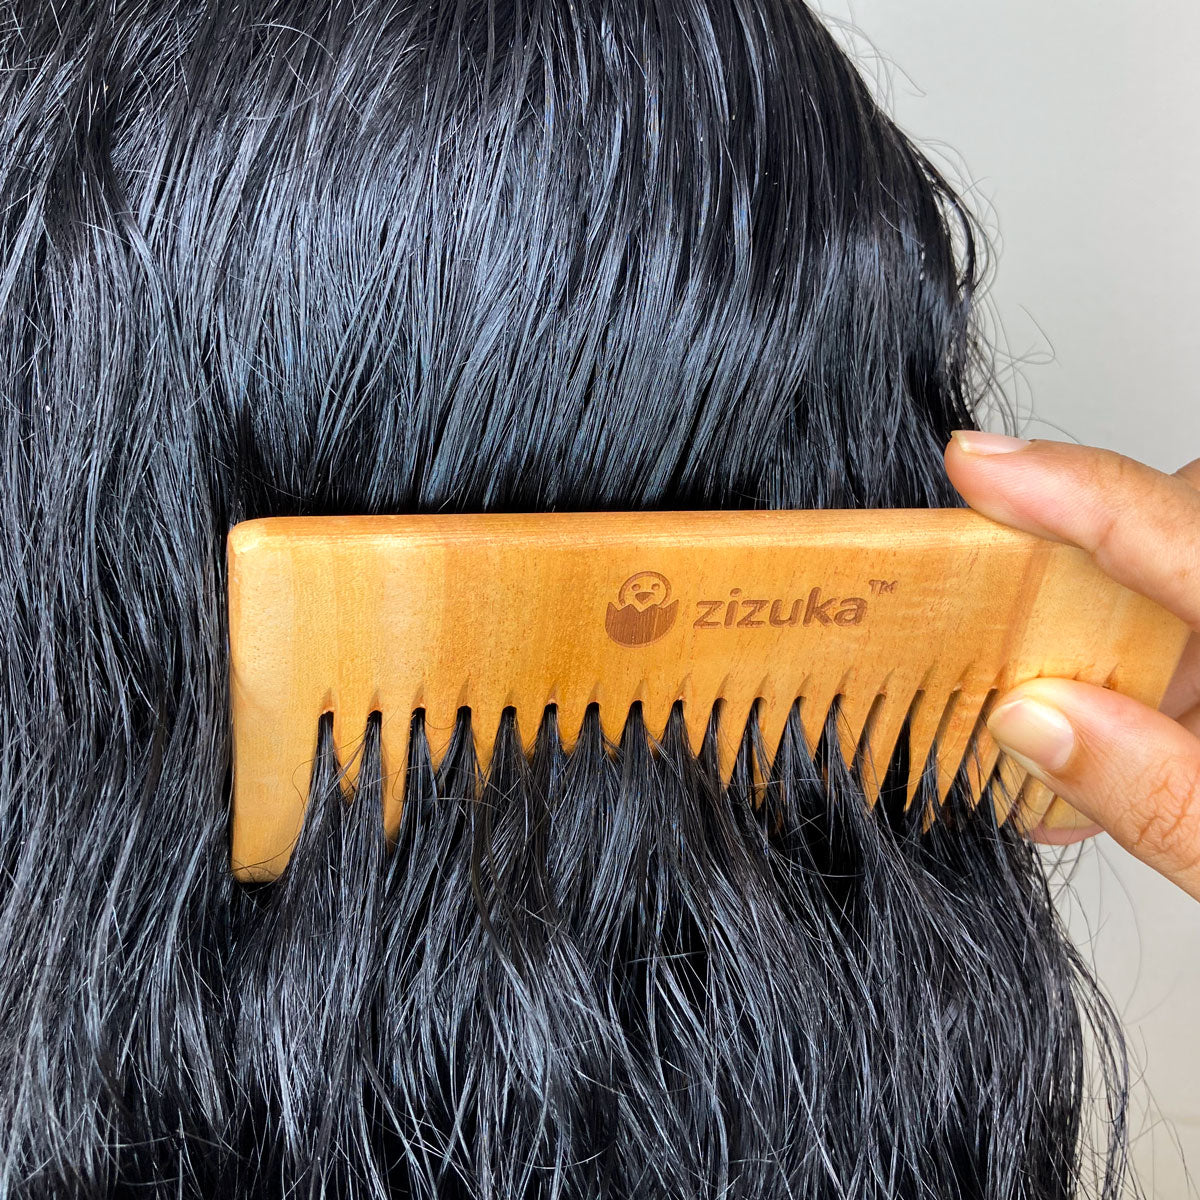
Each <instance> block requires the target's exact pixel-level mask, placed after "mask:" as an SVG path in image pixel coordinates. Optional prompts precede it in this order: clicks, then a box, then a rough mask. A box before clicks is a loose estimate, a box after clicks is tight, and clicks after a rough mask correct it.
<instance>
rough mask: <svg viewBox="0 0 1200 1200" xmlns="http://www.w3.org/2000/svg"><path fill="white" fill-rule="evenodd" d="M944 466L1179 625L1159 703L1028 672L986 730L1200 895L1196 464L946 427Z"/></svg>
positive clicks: (988, 503) (1003, 514) (998, 512)
mask: <svg viewBox="0 0 1200 1200" xmlns="http://www.w3.org/2000/svg"><path fill="white" fill-rule="evenodd" d="M946 470H947V472H948V473H949V476H950V480H951V482H952V483H953V484H954V486H955V487H956V488H957V489H958V490H959V492H961V493H962V496H963V498H964V499H965V500H966V501H967V503H968V504H970V505H971V507H972V508H974V509H976V510H977V511H978V512H981V513H983V514H984V515H985V516H988V517H991V518H992V519H993V520H996V521H1001V522H1003V523H1004V524H1005V525H1012V526H1015V527H1016V528H1018V529H1024V530H1028V531H1029V532H1030V533H1035V534H1038V535H1039V536H1041V537H1045V538H1049V539H1051V540H1053V541H1059V542H1070V543H1073V544H1074V545H1077V546H1081V547H1082V548H1083V549H1084V550H1086V551H1087V552H1088V553H1089V554H1091V556H1092V557H1093V558H1094V559H1095V561H1096V563H1097V564H1098V565H1099V566H1100V568H1101V569H1102V570H1104V571H1105V572H1106V573H1107V574H1108V575H1111V576H1112V578H1113V579H1115V580H1117V582H1118V583H1122V584H1124V585H1125V586H1126V587H1128V588H1132V589H1133V590H1134V591H1137V592H1140V593H1142V594H1143V595H1145V596H1149V597H1150V598H1151V599H1153V600H1156V601H1157V602H1158V603H1159V604H1161V605H1162V606H1163V607H1164V608H1167V609H1170V610H1171V611H1172V612H1174V613H1175V614H1176V615H1177V616H1179V617H1181V618H1182V619H1183V620H1184V621H1186V622H1187V623H1188V625H1189V626H1190V627H1191V628H1192V630H1193V635H1192V637H1191V639H1190V640H1189V641H1188V644H1187V647H1186V648H1185V650H1184V653H1183V658H1182V660H1181V661H1180V664H1179V669H1178V670H1177V671H1176V673H1175V677H1174V679H1173V680H1172V681H1171V684H1170V686H1169V687H1168V689H1167V693H1166V696H1165V697H1164V699H1163V702H1162V706H1161V708H1160V709H1159V710H1154V709H1151V708H1149V707H1147V706H1146V705H1144V704H1140V703H1138V702H1137V701H1136V700H1132V699H1130V698H1129V697H1128V696H1122V695H1120V694H1118V693H1117V692H1113V691H1109V690H1107V689H1105V688H1101V687H1096V686H1094V685H1092V684H1087V683H1078V682H1075V681H1073V680H1065V679H1037V680H1032V681H1030V682H1029V683H1025V684H1021V685H1020V686H1019V687H1016V688H1014V689H1012V691H1010V692H1008V693H1006V694H1005V695H1004V696H1001V697H999V698H998V699H997V701H996V704H995V706H994V707H993V709H992V712H991V716H990V717H989V718H988V728H989V729H990V730H991V733H992V736H993V737H995V739H996V741H997V742H999V743H1000V744H1001V745H1002V746H1003V747H1004V748H1005V749H1006V750H1007V751H1008V752H1009V753H1010V754H1011V755H1012V756H1013V757H1015V758H1017V759H1019V760H1020V762H1021V763H1022V765H1024V766H1026V767H1028V769H1029V770H1030V771H1032V772H1033V773H1034V774H1035V775H1036V776H1037V777H1038V778H1039V779H1042V780H1043V781H1045V783H1046V784H1047V785H1048V786H1050V787H1051V788H1053V789H1054V791H1055V792H1056V793H1057V794H1058V795H1060V796H1062V797H1063V799H1064V800H1066V801H1068V802H1069V803H1070V804H1071V805H1072V806H1073V807H1074V808H1075V809H1077V810H1078V811H1079V812H1080V813H1082V814H1083V815H1084V817H1085V818H1087V819H1089V820H1090V821H1093V822H1095V824H1094V825H1091V826H1087V827H1084V828H1081V829H1079V830H1074V831H1065V832H1063V831H1050V830H1047V829H1045V828H1041V827H1039V828H1038V829H1037V830H1034V831H1033V836H1034V837H1035V838H1036V839H1037V840H1039V841H1043V842H1049V843H1055V844H1059V845H1062V844H1065V843H1067V842H1072V841H1079V840H1080V839H1082V838H1085V837H1090V836H1091V835H1092V834H1095V833H1099V832H1101V830H1104V831H1106V832H1108V833H1110V834H1111V835H1112V836H1113V838H1114V839H1115V840H1116V841H1118V842H1119V843H1120V844H1121V845H1122V846H1124V847H1125V848H1126V849H1127V850H1129V851H1130V852H1131V853H1133V854H1135V855H1136V856H1137V857H1138V858H1140V859H1141V860H1142V861H1143V862H1145V863H1148V864H1149V865H1150V866H1151V867H1153V868H1154V869H1155V870H1157V871H1160V872H1161V873H1162V874H1163V875H1165V876H1166V877H1167V878H1168V879H1172V880H1174V882H1175V883H1177V884H1179V886H1180V887H1181V888H1183V889H1184V891H1186V892H1188V893H1189V894H1191V895H1192V896H1194V897H1195V898H1196V899H1198V900H1200V736H1198V735H1200V636H1198V631H1200V459H1197V460H1196V461H1194V462H1191V463H1189V464H1188V465H1187V466H1186V467H1183V468H1181V469H1180V470H1179V471H1178V472H1177V473H1176V474H1174V475H1164V474H1163V473H1162V472H1160V471H1156V470H1154V469H1153V468H1151V467H1148V466H1145V465H1144V464H1142V463H1139V462H1135V461H1134V460H1133V459H1130V458H1125V457H1123V456H1122V455H1119V454H1114V453H1112V452H1110V451H1107V450H1096V449H1092V448H1091V447H1088V446H1074V445H1070V444H1068V443H1064V442H1048V441H1032V442H1026V441H1023V440H1021V439H1018V438H1006V437H1002V436H1000V435H998V434H990V433H977V432H975V431H971V430H962V431H956V432H955V434H954V439H953V440H952V441H951V443H950V445H949V446H948V447H947V449H946Z"/></svg>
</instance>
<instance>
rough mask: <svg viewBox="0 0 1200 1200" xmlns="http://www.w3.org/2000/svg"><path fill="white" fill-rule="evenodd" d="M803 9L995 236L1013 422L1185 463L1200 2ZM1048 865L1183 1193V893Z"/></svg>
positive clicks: (1196, 1026)
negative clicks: (1117, 1022)
mask: <svg viewBox="0 0 1200 1200" xmlns="http://www.w3.org/2000/svg"><path fill="white" fill-rule="evenodd" d="M816 3H818V6H819V7H820V8H821V10H822V11H823V12H824V13H825V14H826V15H827V17H828V18H829V20H830V23H831V24H833V25H835V26H837V27H838V32H839V36H840V37H841V38H842V40H843V42H844V43H845V44H846V45H847V46H848V47H850V48H851V49H852V51H853V53H854V56H855V58H856V59H857V61H858V62H859V63H860V64H861V65H862V67H863V69H864V71H865V73H866V74H867V75H868V76H869V77H871V78H873V79H874V81H875V83H876V90H877V93H878V94H879V95H880V96H881V98H882V99H883V100H884V102H885V104H886V106H887V107H888V108H889V109H890V111H891V112H892V113H893V115H894V116H895V117H896V118H897V120H898V121H899V123H900V124H901V125H902V126H903V127H904V128H905V129H906V130H907V131H908V132H909V133H910V134H912V135H913V136H914V137H915V138H916V139H917V140H918V141H919V142H920V144H921V145H922V146H923V147H924V148H925V149H926V150H927V151H932V152H933V154H934V158H935V161H938V162H939V165H944V164H945V163H946V162H947V161H948V162H949V164H950V168H949V170H950V175H951V178H952V179H954V180H955V181H956V182H958V183H959V185H960V187H965V188H966V189H967V190H968V192H969V198H970V199H971V201H972V203H973V207H974V208H975V210H976V211H977V212H979V213H981V214H982V215H983V216H984V218H985V220H986V222H987V224H988V225H989V227H990V228H991V229H992V230H993V231H994V236H996V238H997V242H998V247H999V255H998V259H997V262H996V272H995V280H994V284H993V286H992V289H991V297H992V301H993V304H994V308H995V319H996V322H997V324H998V328H999V331H1000V335H1001V338H1002V345H1004V346H1005V347H1006V349H1007V351H1008V352H1009V353H1011V354H1012V355H1013V356H1014V357H1015V358H1016V359H1018V360H1019V362H1018V365H1017V367H1016V375H1015V376H1014V378H1013V380H1012V381H1011V387H1010V392H1011V393H1012V394H1013V395H1014V397H1015V399H1016V400H1017V404H1018V410H1019V416H1020V418H1021V421H1022V424H1023V425H1024V427H1025V430H1026V431H1027V432H1031V433H1032V434H1033V435H1034V436H1041V437H1056V438H1062V437H1069V438H1073V439H1077V440H1079V441H1081V442H1087V443H1090V444H1093V445H1098V446H1105V447H1109V448H1111V449H1115V450H1120V451H1122V452H1123V453H1126V454H1130V455H1132V456H1134V457H1136V458H1140V459H1142V460H1143V461H1144V462H1148V463H1150V464H1152V465H1153V466H1156V467H1158V468H1160V469H1163V470H1168V471H1173V470H1175V469H1176V468H1178V467H1179V466H1181V465H1182V464H1183V463H1184V462H1186V461H1187V460H1189V459H1191V458H1195V457H1200V372H1198V369H1197V368H1198V361H1197V360H1198V358H1200V214H1198V211H1197V210H1198V209H1200V0H816ZM847 22H848V23H849V25H850V26H852V27H853V28H849V27H847V25H846V24H845V23H847ZM951 148H952V149H951ZM947 156H948V157H947ZM1196 535H1197V537H1198V538H1200V529H1198V530H1197V531H1196ZM1066 870H1070V871H1071V880H1070V884H1069V887H1067V888H1066V889H1065V890H1064V894H1063V897H1062V901H1061V903H1062V908H1063V911H1064V913H1065V914H1066V915H1067V917H1068V919H1069V922H1070V926H1071V929H1072V932H1073V934H1074V936H1075V937H1076V940H1077V941H1078V943H1079V944H1080V946H1081V947H1082V948H1083V949H1084V952H1085V954H1086V955H1087V956H1088V957H1089V958H1090V959H1091V961H1092V962H1093V963H1094V964H1095V967H1096V970H1097V971H1098V973H1099V975H1100V977H1101V979H1102V981H1103V982H1104V984H1105V986H1106V988H1107V990H1108V993H1109V996H1110V997H1111V999H1112V1001H1113V1003H1114V1004H1115V1006H1116V1007H1117V1009H1118V1011H1119V1012H1120V1013H1121V1014H1122V1016H1123V1018H1124V1020H1125V1024H1126V1028H1127V1030H1128V1033H1129V1037H1130V1042H1131V1047H1132V1050H1133V1053H1134V1056H1135V1058H1136V1060H1137V1064H1136V1065H1137V1068H1138V1071H1139V1075H1140V1078H1139V1082H1138V1084H1137V1093H1136V1096H1135V1112H1134V1134H1135V1142H1134V1159H1135V1164H1136V1167H1137V1170H1138V1174H1139V1178H1140V1181H1141V1183H1142V1185H1143V1187H1144V1188H1145V1190H1146V1192H1147V1193H1148V1194H1149V1195H1153V1196H1163V1197H1171V1198H1174V1197H1184V1196H1191V1195H1197V1196H1200V904H1196V903H1195V902H1193V901H1191V900H1189V899H1187V897H1185V896H1184V895H1183V894H1182V893H1181V892H1178V891H1177V890H1176V889H1175V888H1173V887H1172V886H1171V885H1170V884H1167V883H1166V882H1165V881H1163V880H1162V879H1160V878H1158V877H1157V876H1155V875H1154V874H1153V873H1152V872H1150V871H1149V870H1147V869H1145V868H1143V867H1141V866H1140V864H1138V863H1136V862H1134V861H1132V860H1130V859H1129V858H1128V857H1127V856H1126V855H1124V854H1123V853H1122V851H1121V850H1120V849H1119V848H1118V847H1116V846H1115V845H1114V844H1113V843H1112V842H1110V841H1108V839H1099V840H1098V841H1097V842H1096V843H1093V844H1092V845H1090V846H1089V847H1088V848H1087V849H1085V850H1084V851H1083V852H1082V853H1080V854H1078V855H1075V854H1072V855H1071V856H1069V858H1068V860H1067V863H1066V865H1065V871H1066ZM1065 871H1064V873H1065ZM1185 1160H1186V1165H1185ZM1187 1166H1190V1168H1191V1174H1190V1175H1189V1174H1188V1171H1187Z"/></svg>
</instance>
